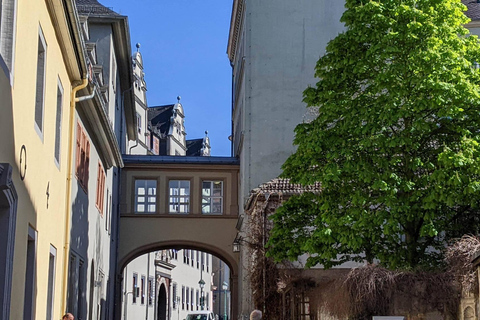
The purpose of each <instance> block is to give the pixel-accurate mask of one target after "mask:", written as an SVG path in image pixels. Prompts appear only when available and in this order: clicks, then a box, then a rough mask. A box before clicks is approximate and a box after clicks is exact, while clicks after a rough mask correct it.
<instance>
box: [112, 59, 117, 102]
mask: <svg viewBox="0 0 480 320" xmlns="http://www.w3.org/2000/svg"><path fill="white" fill-rule="evenodd" d="M110 78H111V79H112V89H113V93H116V92H117V89H116V87H115V85H116V82H117V61H116V60H115V55H112V74H111V76H110Z"/></svg>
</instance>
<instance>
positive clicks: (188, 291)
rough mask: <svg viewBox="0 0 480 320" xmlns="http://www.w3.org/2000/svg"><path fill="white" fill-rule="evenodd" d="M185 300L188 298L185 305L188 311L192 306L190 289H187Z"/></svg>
mask: <svg viewBox="0 0 480 320" xmlns="http://www.w3.org/2000/svg"><path fill="white" fill-rule="evenodd" d="M185 298H186V301H185V305H186V306H187V310H189V305H190V289H189V288H188V287H187V288H186V289H185Z"/></svg>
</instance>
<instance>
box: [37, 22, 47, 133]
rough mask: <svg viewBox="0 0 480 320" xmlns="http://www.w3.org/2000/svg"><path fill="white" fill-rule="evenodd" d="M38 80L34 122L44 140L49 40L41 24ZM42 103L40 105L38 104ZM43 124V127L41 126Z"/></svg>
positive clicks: (39, 30) (38, 50)
mask: <svg viewBox="0 0 480 320" xmlns="http://www.w3.org/2000/svg"><path fill="white" fill-rule="evenodd" d="M40 45H41V46H42V49H43V74H41V75H40V76H41V78H40V77H39V69H38V64H39V63H41V62H42V61H40V56H39V52H40V49H41V47H40ZM35 74H36V81H35V101H34V102H35V103H34V106H35V109H34V123H35V130H36V131H37V133H38V135H39V136H40V139H41V140H42V142H43V131H44V122H45V121H44V120H45V87H46V74H47V42H46V41H45V36H44V35H43V30H42V27H41V26H38V49H37V68H36V73H35ZM40 84H41V85H42V88H41V92H39V90H38V89H39V86H40ZM39 93H40V94H41V101H39V97H38V94H39ZM38 104H40V105H38ZM37 107H40V109H41V119H39V120H40V122H41V123H40V124H39V123H37V119H36V117H37ZM40 126H41V127H40Z"/></svg>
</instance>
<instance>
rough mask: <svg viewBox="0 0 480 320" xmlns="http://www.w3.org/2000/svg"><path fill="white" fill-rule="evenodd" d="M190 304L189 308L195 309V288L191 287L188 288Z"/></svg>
mask: <svg viewBox="0 0 480 320" xmlns="http://www.w3.org/2000/svg"><path fill="white" fill-rule="evenodd" d="M190 304H191V309H190V310H192V311H193V310H195V290H194V289H193V288H192V290H190Z"/></svg>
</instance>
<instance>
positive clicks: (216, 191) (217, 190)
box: [213, 181, 223, 197]
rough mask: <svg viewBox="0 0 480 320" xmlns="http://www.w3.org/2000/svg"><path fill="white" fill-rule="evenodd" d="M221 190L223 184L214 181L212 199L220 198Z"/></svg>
mask: <svg viewBox="0 0 480 320" xmlns="http://www.w3.org/2000/svg"><path fill="white" fill-rule="evenodd" d="M222 189H223V182H221V181H216V182H214V183H213V196H214V197H221V196H222Z"/></svg>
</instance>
